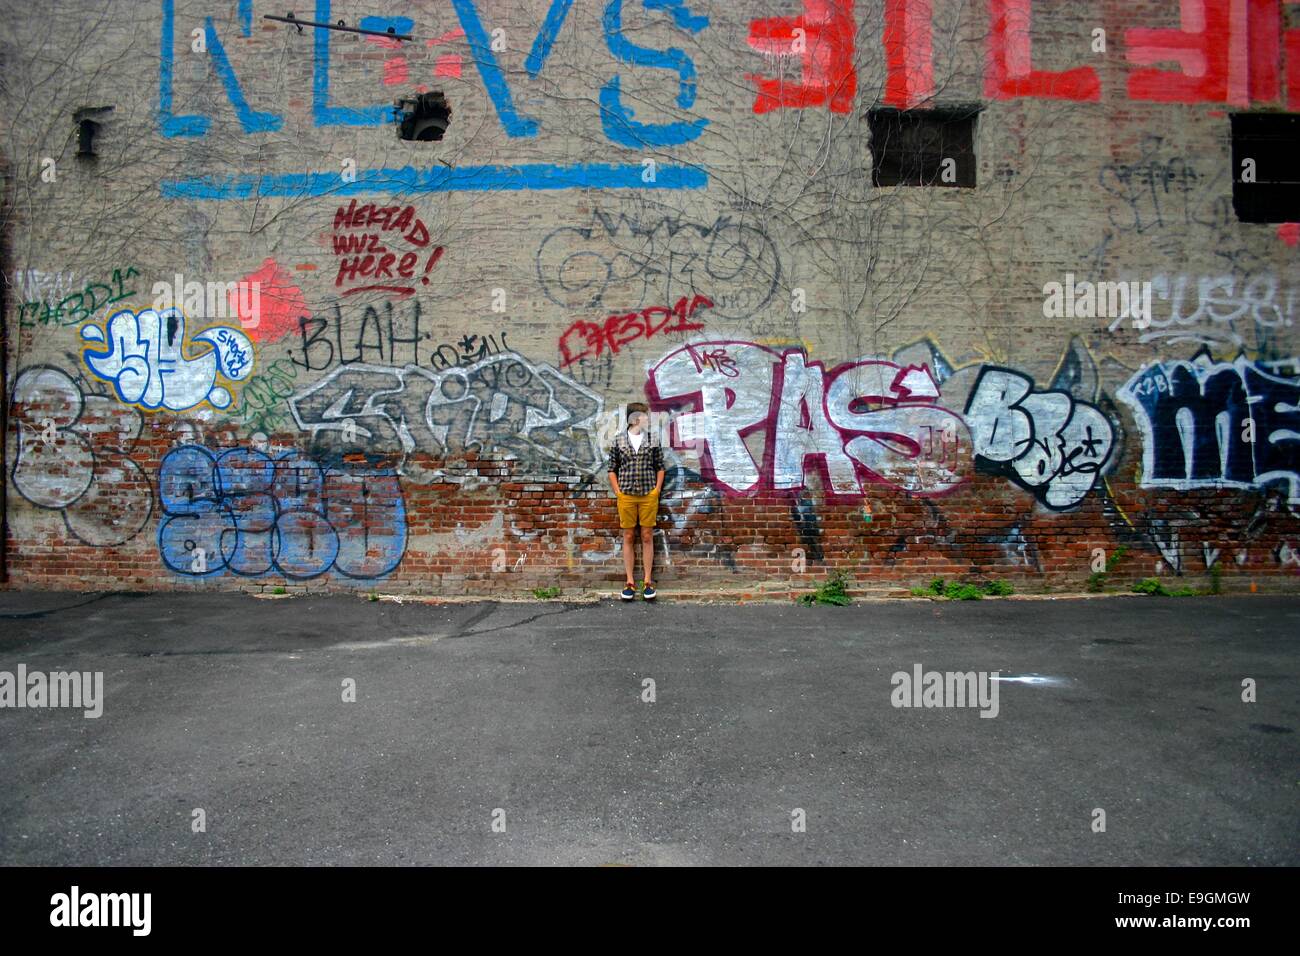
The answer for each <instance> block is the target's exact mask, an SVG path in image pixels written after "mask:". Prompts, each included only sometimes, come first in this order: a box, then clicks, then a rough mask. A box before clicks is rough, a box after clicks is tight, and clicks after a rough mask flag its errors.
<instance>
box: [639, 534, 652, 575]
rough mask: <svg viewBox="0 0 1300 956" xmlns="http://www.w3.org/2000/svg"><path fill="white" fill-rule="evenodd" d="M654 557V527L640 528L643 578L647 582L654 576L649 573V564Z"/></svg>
mask: <svg viewBox="0 0 1300 956" xmlns="http://www.w3.org/2000/svg"><path fill="white" fill-rule="evenodd" d="M654 559H655V529H654V528H642V529H641V563H642V564H643V565H644V566H645V580H646V583H647V584H648V583H649V582H651V581H653V580H654V578H652V577H651V575H650V566H651V565H652V564H653V563H654Z"/></svg>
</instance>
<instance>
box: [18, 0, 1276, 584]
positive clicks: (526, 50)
mask: <svg viewBox="0 0 1300 956" xmlns="http://www.w3.org/2000/svg"><path fill="white" fill-rule="evenodd" d="M307 7H311V5H307ZM1297 11H1300V5H1297V4H1289V3H1280V2H1270V0H1262V2H1252V3H1249V4H1245V3H1236V2H1230V0H1183V2H1182V3H1181V4H1180V3H1179V2H1178V0H1159V2H1157V0H1148V2H1143V3H1128V2H1126V3H1118V2H1111V0H1104V2H1103V0H1097V2H1080V3H1072V4H1060V3H1048V2H1033V3H1030V2H1028V0H989V2H980V3H976V4H967V3H955V2H952V3H950V2H946V0H887V2H882V0H875V2H867V0H857V2H856V3H850V2H847V0H840V2H838V3H836V2H827V3H820V2H815V0H807V2H805V3H804V4H803V5H802V6H801V5H800V4H799V3H797V2H780V3H778V2H774V0H737V2H734V3H728V4H709V5H705V4H702V3H696V4H692V3H689V2H683V3H677V4H669V5H661V6H659V7H655V8H653V9H649V10H647V9H646V8H645V6H644V5H643V4H642V3H639V2H635V0H625V2H621V3H620V2H614V3H596V2H590V0H577V2H575V3H573V4H572V5H569V4H566V3H563V2H557V3H555V4H550V3H547V2H542V0H538V2H536V3H528V4H518V3H509V4H507V3H498V2H494V0H474V2H471V0H457V2H455V3H452V2H447V3H441V2H440V3H431V4H422V5H419V6H418V8H414V9H413V8H411V7H409V6H408V5H404V4H389V5H388V6H387V7H385V6H384V5H383V4H374V3H364V4H363V3H353V2H350V0H333V2H332V3H331V2H325V0H317V3H316V4H315V7H314V9H304V10H298V12H297V15H298V17H299V18H300V19H307V18H309V17H313V18H315V19H317V20H321V21H326V22H331V23H337V22H338V21H339V20H343V21H345V23H346V24H347V25H349V26H359V27H362V28H365V29H371V30H376V31H379V33H380V34H383V33H384V31H386V30H387V29H388V28H389V27H390V26H391V27H392V28H393V29H394V31H395V32H396V33H398V34H403V35H409V36H410V37H411V39H410V40H408V41H403V40H395V39H389V38H386V37H384V36H366V35H361V34H356V33H348V32H343V31H325V30H319V29H316V28H312V27H306V28H303V30H302V32H301V33H299V31H298V30H297V29H296V28H295V27H293V26H291V25H288V24H284V23H278V22H274V21H270V20H266V19H264V14H273V15H277V16H279V15H282V14H283V12H284V11H283V9H282V8H281V7H275V8H272V7H270V6H268V5H267V4H265V3H261V2H251V3H245V2H233V0H232V2H219V3H218V2H191V0H176V2H175V3H174V4H173V3H172V2H148V3H142V2H125V0H122V2H117V3H110V4H103V3H98V2H97V3H79V2H75V0H58V2H55V3H52V4H50V5H49V8H48V12H47V11H45V10H44V9H43V11H42V13H41V14H40V15H39V16H36V15H33V16H30V17H12V18H8V19H7V21H6V22H5V23H4V24H3V30H4V33H3V38H2V43H3V48H2V49H0V55H3V57H4V61H5V63H6V64H7V69H6V73H7V75H10V76H13V77H15V80H14V82H13V83H12V84H11V86H10V88H9V89H8V91H7V98H6V103H5V109H4V110H3V118H2V120H0V122H2V123H3V126H0V134H2V135H3V161H4V166H5V169H6V170H7V178H6V184H5V208H4V226H3V240H4V246H3V248H4V263H3V265H4V268H3V272H4V274H5V285H6V287H5V290H4V308H3V319H4V329H5V353H4V358H5V372H6V392H7V395H8V399H9V403H10V404H9V408H8V418H7V428H6V443H5V472H6V476H7V477H6V481H7V487H6V492H7V513H6V525H7V537H6V540H5V549H6V550H5V558H6V565H7V570H8V584H9V586H12V587H20V588H43V587H72V588H102V587H122V588H131V589H141V590H153V589H175V588H191V587H194V588H213V587H216V588H240V587H255V588H272V587H289V588H307V589H337V588H342V589H361V590H364V591H369V590H380V591H385V592H389V591H394V592H414V593H424V594H440V593H476V592H500V591H522V590H525V589H530V588H533V587H538V586H547V585H552V584H556V585H560V586H561V587H568V588H573V587H586V586H607V585H609V584H616V583H617V582H619V581H621V580H622V577H623V564H622V535H621V533H620V531H619V528H618V522H617V518H616V515H615V511H614V500H613V495H612V492H611V491H610V489H609V486H608V483H607V479H606V477H605V473H604V461H605V456H606V453H607V450H608V447H609V444H610V441H611V440H612V437H613V435H614V434H616V433H617V430H618V429H619V428H621V427H623V409H624V407H625V406H626V404H627V403H628V402H631V401H642V402H647V403H648V404H649V405H650V406H651V408H652V410H653V425H654V429H653V430H654V433H655V435H656V436H657V437H658V438H659V440H661V441H663V442H664V444H665V445H666V446H667V456H666V457H667V461H668V464H669V469H668V474H667V479H666V482H665V487H664V492H663V495H662V504H661V510H660V516H659V525H658V529H657V531H656V534H655V555H656V558H655V560H656V574H655V577H656V578H657V579H658V580H659V581H661V582H663V584H664V585H665V586H667V587H670V588H671V587H674V586H682V585H684V584H685V583H687V582H689V583H691V584H714V583H720V584H721V583H735V584H740V585H744V586H749V585H753V584H757V583H759V582H768V581H791V582H796V583H802V584H809V583H811V582H813V581H816V580H818V579H821V578H822V577H824V575H825V574H826V573H828V572H829V571H832V570H843V571H845V572H847V573H848V574H849V575H850V576H852V577H854V578H855V579H856V580H857V581H858V583H859V585H861V586H866V587H871V586H889V585H896V584H904V585H915V584H920V583H925V582H928V581H929V580H930V579H931V578H933V577H935V576H940V575H942V576H955V577H961V578H965V579H969V580H983V579H986V578H993V577H996V578H1008V579H1011V580H1013V581H1015V582H1016V583H1017V585H1018V586H1019V587H1020V588H1021V589H1026V590H1040V589H1078V588H1079V587H1080V586H1081V585H1082V584H1083V583H1084V582H1085V581H1086V580H1087V579H1088V577H1089V575H1090V574H1092V573H1093V571H1094V570H1095V568H1096V566H1097V562H1098V561H1099V560H1105V559H1107V558H1112V557H1113V556H1114V555H1115V554H1116V552H1117V551H1118V550H1119V549H1120V548H1123V549H1124V551H1123V553H1122V556H1121V557H1120V558H1119V560H1118V562H1113V569H1112V573H1111V575H1110V578H1111V580H1112V581H1113V582H1126V581H1132V580H1136V579H1140V578H1146V577H1151V576H1159V577H1161V578H1162V579H1165V580H1167V581H1168V583H1170V584H1171V585H1172V586H1182V585H1187V584H1190V585H1193V586H1203V585H1204V584H1205V583H1206V581H1207V579H1208V577H1209V576H1210V574H1211V569H1212V568H1217V569H1218V571H1217V574H1216V576H1217V577H1220V578H1221V584H1222V586H1223V587H1224V588H1225V589H1245V588H1248V587H1250V588H1254V587H1267V588H1279V587H1286V586H1287V585H1288V584H1289V582H1290V580H1291V577H1292V575H1294V574H1295V573H1296V569H1297V567H1300V556H1298V555H1297V554H1296V553H1295V552H1293V551H1292V548H1293V547H1297V546H1300V524H1298V523H1297V520H1296V518H1295V516H1294V515H1293V514H1292V502H1293V500H1294V499H1296V498H1297V497H1298V496H1300V492H1297V490H1296V481H1297V476H1298V473H1300V460H1298V458H1297V450H1296V439H1295V438H1294V435H1295V433H1296V432H1300V428H1297V426H1296V415H1297V413H1296V411H1295V408H1296V406H1297V405H1300V399H1298V398H1297V395H1300V383H1298V382H1297V378H1296V371H1297V370H1296V368H1295V367H1294V365H1293V364H1292V360H1293V357H1294V355H1295V343H1294V339H1295V328H1294V321H1295V318H1296V310H1295V306H1296V299H1297V290H1298V289H1300V269H1297V258H1298V256H1300V244H1298V242H1300V226H1298V225H1296V224H1294V223H1292V224H1287V223H1268V224H1251V223H1243V222H1240V221H1238V218H1237V215H1236V213H1235V212H1234V207H1233V178H1234V176H1236V175H1238V172H1239V170H1238V169H1237V167H1236V166H1235V165H1234V157H1233V154H1232V132H1231V114H1235V113H1242V112H1250V113H1281V112H1285V111H1286V110H1287V109H1291V110H1295V104H1296V102H1297V101H1300V13H1298V12H1297ZM1180 17H1181V18H1182V19H1181V20H1180ZM1199 19H1203V20H1204V22H1205V24H1206V28H1205V31H1204V32H1203V33H1202V34H1198V35H1196V36H1182V35H1180V34H1179V33H1178V31H1180V30H1181V23H1182V22H1183V21H1184V20H1185V21H1186V22H1187V23H1188V24H1189V25H1193V26H1194V24H1195V23H1196V22H1198V20H1199ZM1162 31H1163V32H1162ZM1180 44H1181V45H1182V46H1184V47H1185V46H1187V45H1188V44H1191V45H1192V46H1194V47H1195V48H1196V50H1197V54H1196V55H1195V56H1190V55H1189V56H1188V57H1187V62H1186V64H1185V65H1184V67H1180V65H1179V62H1178V61H1177V57H1176V51H1177V48H1179V45H1180ZM1171 50H1173V51H1174V52H1171ZM1202 61H1203V65H1199V64H1201V63H1202ZM1183 68H1186V69H1187V70H1189V71H1190V72H1191V73H1195V74H1197V75H1184V74H1183V73H1182V72H1180V71H1181V69H1183ZM430 92H437V93H441V94H442V95H443V96H444V97H445V100H446V103H447V104H448V106H449V108H450V117H449V119H448V125H447V129H446V133H445V136H444V137H443V138H442V139H441V140H440V141H424V142H415V141H406V140H402V139H401V138H400V137H399V135H398V129H399V124H398V118H400V113H401V112H403V111H405V112H411V111H412V110H413V109H414V101H415V100H416V98H417V97H418V96H419V95H420V94H422V93H430ZM399 101H405V103H406V105H405V106H404V107H399V109H398V113H395V112H394V104H396V103H398V102H399ZM101 107H111V110H109V111H99V108H101ZM935 107H940V108H957V109H958V110H959V111H961V110H964V111H966V112H967V113H970V112H972V111H973V112H975V115H976V119H975V121H974V141H973V142H974V152H975V175H976V186H975V188H973V189H968V188H946V187H945V186H944V185H942V184H939V185H934V186H928V187H902V186H898V187H883V186H881V187H876V186H873V185H872V164H873V152H872V150H873V146H875V147H877V148H880V146H881V144H873V143H872V142H871V139H870V136H869V130H868V125H869V124H868V121H867V117H868V114H869V112H870V111H871V110H873V109H878V108H897V109H913V110H927V109H931V108H935ZM86 111H94V112H86ZM84 118H89V119H90V120H91V121H92V122H94V123H95V124H97V125H96V127H95V136H94V139H93V149H94V152H95V156H94V157H93V158H91V157H85V156H78V155H77V152H78V136H77V130H78V127H77V122H78V121H79V120H80V119H84ZM1101 282H1106V283H1118V282H1123V283H1138V286H1137V289H1138V290H1139V292H1140V290H1141V288H1142V285H1141V284H1143V283H1149V286H1148V288H1149V289H1150V295H1151V298H1150V302H1151V313H1150V316H1149V318H1146V319H1143V318H1134V317H1132V316H1116V315H1113V314H1095V313H1092V312H1090V311H1089V310H1087V309H1085V308H1078V309H1076V308H1071V309H1069V310H1063V311H1061V312H1060V313H1059V314H1056V315H1049V313H1050V312H1051V309H1050V308H1045V302H1047V301H1048V300H1049V297H1050V293H1051V289H1052V285H1051V284H1052V283H1059V284H1060V287H1061V290H1060V293H1061V299H1062V301H1064V298H1065V297H1066V295H1067V294H1068V292H1067V290H1068V289H1070V288H1073V289H1074V290H1075V293H1076V295H1078V294H1080V293H1079V290H1080V289H1086V288H1087V287H1086V286H1084V285H1081V284H1083V283H1094V284H1095V283H1101ZM241 283H242V285H241ZM254 284H256V286H254ZM254 287H255V288H256V290H257V294H256V296H254V295H253V294H252V290H253V289H254ZM1102 298H1103V299H1105V296H1103V297H1102ZM1048 304H1049V305H1050V303H1048ZM1101 304H1102V305H1103V306H1106V305H1107V303H1106V302H1104V301H1103V302H1102V303H1101ZM170 306H174V307H175V308H176V311H175V312H168V311H167V309H168V307H170ZM1099 555H1100V557H1099Z"/></svg>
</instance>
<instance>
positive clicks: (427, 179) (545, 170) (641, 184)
mask: <svg viewBox="0 0 1300 956" xmlns="http://www.w3.org/2000/svg"><path fill="white" fill-rule="evenodd" d="M644 174H645V167H643V166H642V165H641V164H640V163H638V164H636V165H625V166H613V165H608V164H603V163H578V164H576V165H572V166H558V165H553V164H550V163H533V164H525V165H520V166H462V167H460V168H457V169H453V168H448V167H442V166H433V167H428V168H424V169H416V168H415V167H413V166H405V167H403V168H401V169H365V170H358V171H357V176H356V180H355V181H353V182H344V180H343V176H342V174H341V173H287V174H284V175H279V176H228V177H213V176H199V177H196V178H193V179H175V180H164V181H163V182H162V183H161V184H160V189H161V191H162V196H163V198H164V199H252V198H254V197H261V196H288V197H302V196H327V195H329V196H355V195H363V194H367V193H408V192H409V193H442V192H475V191H486V190H494V189H502V190H523V189H703V188H705V187H706V186H708V184H709V174H708V173H706V172H705V171H704V170H702V169H694V168H691V167H688V166H657V167H656V168H655V169H654V173H653V176H654V179H653V181H651V182H645V181H644V180H643V176H644Z"/></svg>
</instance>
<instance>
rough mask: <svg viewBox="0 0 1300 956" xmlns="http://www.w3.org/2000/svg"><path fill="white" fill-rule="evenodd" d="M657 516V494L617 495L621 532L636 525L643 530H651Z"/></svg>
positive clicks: (620, 493)
mask: <svg viewBox="0 0 1300 956" xmlns="http://www.w3.org/2000/svg"><path fill="white" fill-rule="evenodd" d="M658 514H659V492H657V491H652V492H650V493H649V494H648V495H625V494H623V493H622V492H621V491H620V492H619V494H618V524H619V527H621V528H623V530H625V531H626V530H627V529H629V528H635V527H636V526H637V523H638V522H639V523H640V524H641V527H643V528H653V527H654V526H655V517H656V516H657V515H658Z"/></svg>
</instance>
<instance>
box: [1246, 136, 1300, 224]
mask: <svg viewBox="0 0 1300 956" xmlns="http://www.w3.org/2000/svg"><path fill="white" fill-rule="evenodd" d="M1231 119H1232V208H1233V209H1235V210H1236V212H1237V218H1238V219H1239V220H1241V221H1242V222H1300V114H1297V113H1233V114H1232V116H1231Z"/></svg>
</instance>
